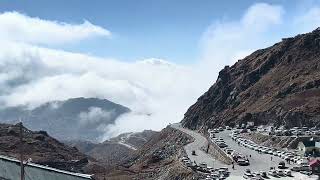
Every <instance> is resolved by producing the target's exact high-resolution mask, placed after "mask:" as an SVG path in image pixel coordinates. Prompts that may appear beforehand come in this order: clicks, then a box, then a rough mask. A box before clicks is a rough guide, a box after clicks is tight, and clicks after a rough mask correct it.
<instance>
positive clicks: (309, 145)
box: [301, 140, 316, 147]
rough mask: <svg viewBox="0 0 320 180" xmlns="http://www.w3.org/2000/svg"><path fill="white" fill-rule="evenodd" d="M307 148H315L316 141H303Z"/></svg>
mask: <svg viewBox="0 0 320 180" xmlns="http://www.w3.org/2000/svg"><path fill="white" fill-rule="evenodd" d="M301 142H302V143H303V145H304V146H305V147H314V146H315V144H316V143H315V141H310V140H305V141H301Z"/></svg>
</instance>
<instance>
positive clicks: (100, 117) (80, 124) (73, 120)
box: [0, 97, 130, 141]
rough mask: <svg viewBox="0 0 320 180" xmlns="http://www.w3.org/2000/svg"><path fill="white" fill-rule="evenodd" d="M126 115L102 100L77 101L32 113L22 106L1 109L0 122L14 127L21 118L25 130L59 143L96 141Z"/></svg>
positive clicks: (57, 103) (119, 107)
mask: <svg viewBox="0 0 320 180" xmlns="http://www.w3.org/2000/svg"><path fill="white" fill-rule="evenodd" d="M129 111H130V109H129V108H127V107H124V106H122V105H119V104H115V103H113V102H111V101H108V100H106V99H98V98H82V97H81V98H73V99H68V100H65V101H52V102H48V103H45V104H42V105H41V106H39V107H36V108H34V109H32V110H28V109H27V108H25V107H23V106H18V107H9V108H4V109H1V110H0V119H1V121H2V122H6V123H15V122H17V120H18V119H20V118H21V119H22V121H23V123H24V125H25V126H26V127H28V128H30V129H33V130H45V131H47V132H48V133H49V134H50V135H52V136H53V137H55V138H58V139H60V140H72V139H82V140H89V141H97V140H99V138H100V137H101V136H102V135H103V131H104V129H103V128H104V127H106V126H107V125H109V124H113V123H114V121H115V120H116V119H117V118H118V117H119V116H120V115H121V114H124V113H127V112H129Z"/></svg>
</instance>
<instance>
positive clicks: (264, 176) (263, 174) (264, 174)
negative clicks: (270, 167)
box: [260, 171, 268, 178]
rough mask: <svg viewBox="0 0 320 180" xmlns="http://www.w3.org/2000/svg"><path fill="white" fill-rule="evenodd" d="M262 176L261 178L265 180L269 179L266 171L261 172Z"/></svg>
mask: <svg viewBox="0 0 320 180" xmlns="http://www.w3.org/2000/svg"><path fill="white" fill-rule="evenodd" d="M260 174H261V177H263V178H267V177H268V175H267V172H265V171H260Z"/></svg>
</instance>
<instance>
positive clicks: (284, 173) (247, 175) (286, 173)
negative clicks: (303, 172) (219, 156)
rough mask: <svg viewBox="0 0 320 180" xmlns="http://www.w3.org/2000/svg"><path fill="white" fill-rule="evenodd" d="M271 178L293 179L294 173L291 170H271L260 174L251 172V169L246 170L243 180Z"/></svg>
mask: <svg viewBox="0 0 320 180" xmlns="http://www.w3.org/2000/svg"><path fill="white" fill-rule="evenodd" d="M269 176H273V177H277V178H280V177H284V176H287V177H292V173H291V171H290V170H288V169H287V170H281V169H270V170H269V171H268V172H265V171H260V172H251V170H250V169H246V171H245V172H244V175H243V178H244V179H250V180H263V179H270V178H269Z"/></svg>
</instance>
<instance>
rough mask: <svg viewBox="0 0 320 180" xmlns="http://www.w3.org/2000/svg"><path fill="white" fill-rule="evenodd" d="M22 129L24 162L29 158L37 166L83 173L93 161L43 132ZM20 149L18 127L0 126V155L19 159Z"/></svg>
mask: <svg viewBox="0 0 320 180" xmlns="http://www.w3.org/2000/svg"><path fill="white" fill-rule="evenodd" d="M22 129H23V141H22V142H23V143H22V149H23V154H24V157H25V158H24V159H25V160H28V159H29V158H31V159H32V162H35V163H38V164H43V165H48V166H50V167H54V168H58V169H62V170H67V171H74V172H85V169H86V168H87V167H88V166H89V164H90V161H92V162H94V161H95V160H94V159H92V158H89V157H88V156H86V155H85V154H83V153H81V152H79V151H78V150H77V149H76V148H71V147H69V146H66V145H64V144H63V143H60V142H59V141H57V140H56V139H54V138H52V137H50V136H49V135H48V134H47V133H46V132H45V131H30V130H28V129H27V128H25V127H23V128H22ZM20 147H21V141H20V125H18V124H17V125H10V124H0V154H1V155H6V156H10V157H15V158H17V159H20V151H21V148H20Z"/></svg>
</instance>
